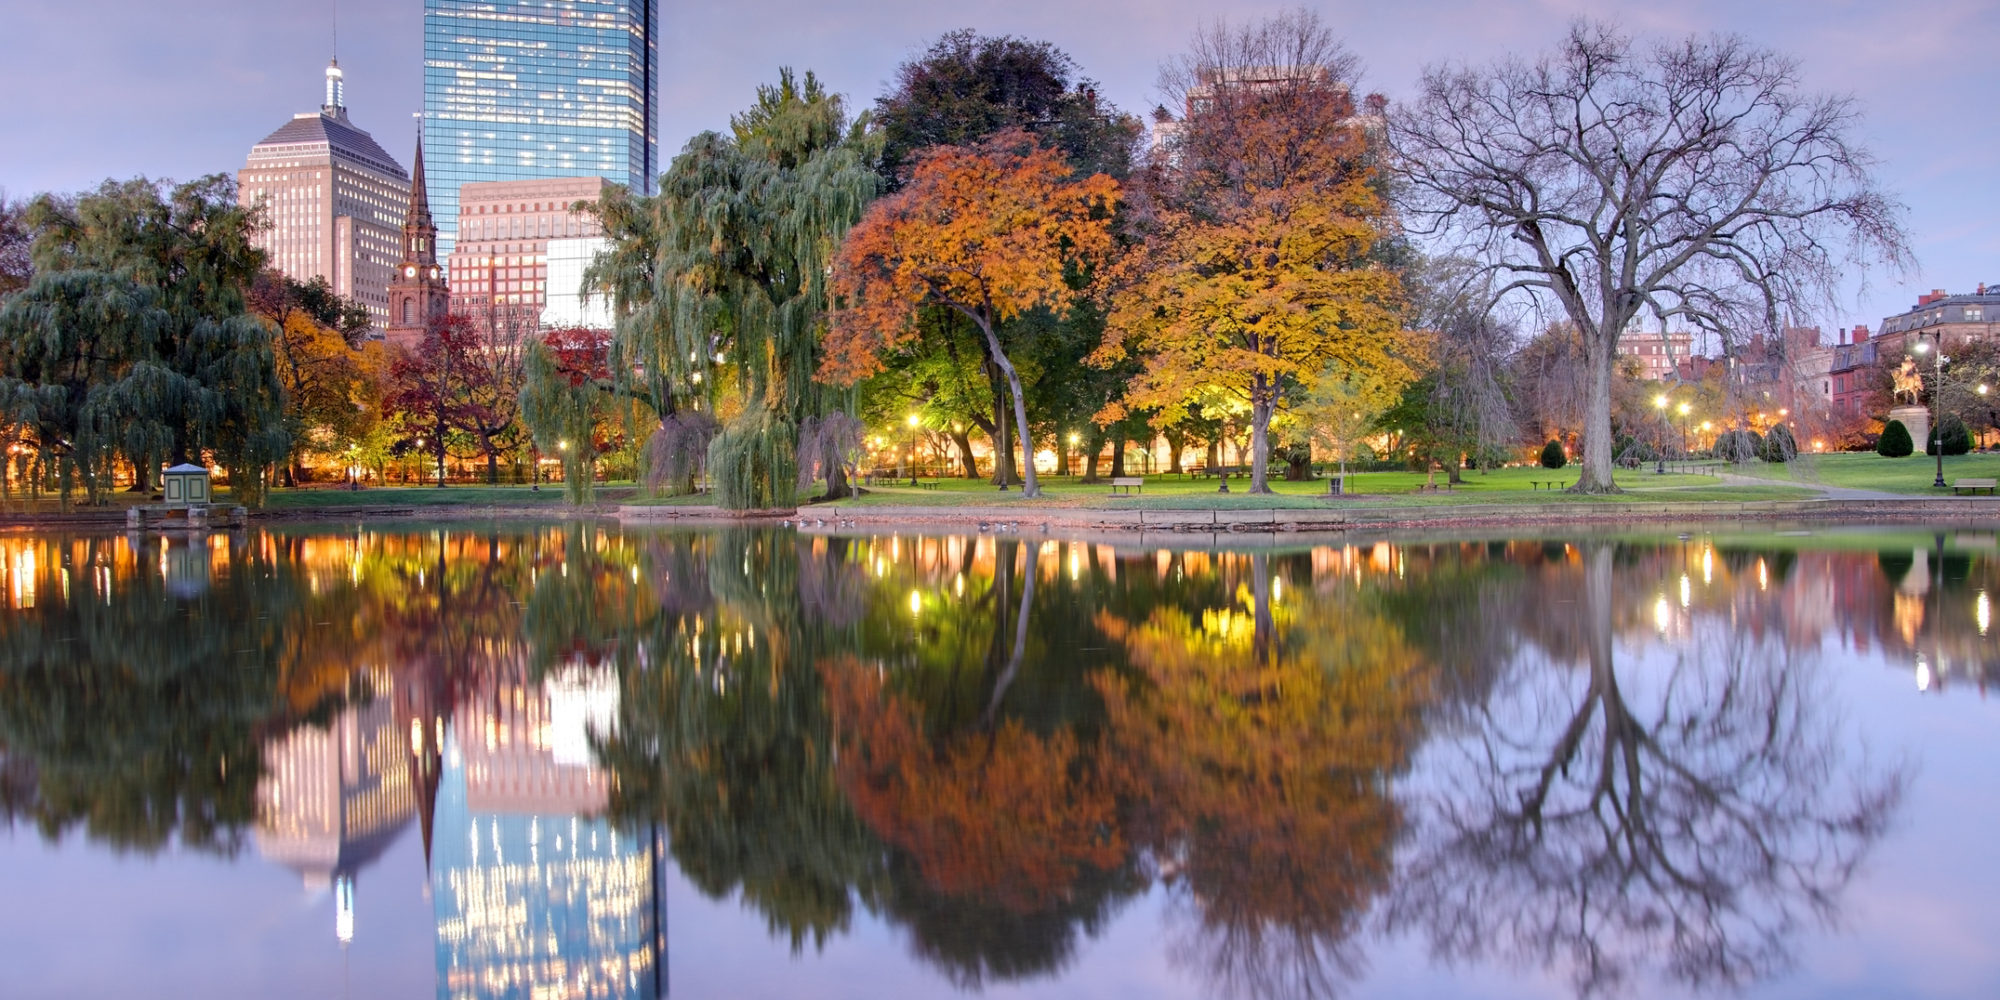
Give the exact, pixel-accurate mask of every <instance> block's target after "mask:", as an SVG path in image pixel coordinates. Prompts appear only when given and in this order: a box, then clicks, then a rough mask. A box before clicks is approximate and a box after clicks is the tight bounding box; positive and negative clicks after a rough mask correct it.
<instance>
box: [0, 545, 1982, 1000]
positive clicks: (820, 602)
mask: <svg viewBox="0 0 2000 1000" xmlns="http://www.w3.org/2000/svg"><path fill="white" fill-rule="evenodd" d="M1273 542H1276V543H1277V547H1270V546H1271V545H1272V543H1273ZM1257 543H1261V544H1262V545H1263V546H1265V547H1261V548H1259V547H1249V548H1244V549H1242V550H1236V551H1231V550H1214V549H1176V548H1155V547H1152V546H1150V545H1146V546H1142V545H1140V544H1139V543H1138V541H1137V540H1136V539H1132V540H1122V539H1108V540H1096V541H1088V542H1079V541H1069V540H1063V539H1058V538H1051V537H1047V536H1033V537H1030V536H1023V535H1011V534H1010V535H997V536H996V535H993V534H974V535H969V536H954V535H922V534H904V535H878V536H856V537H843V536H829V535H824V534H795V533H792V532H789V531H779V530H712V531H694V530H653V529H634V528H619V527H616V526H611V525H597V524H566V525H558V526H541V525H453V526H435V527H431V526H412V527H410V528H408V529H401V528H399V529H396V530H380V529H377V528H363V527H357V526H352V525H349V526H346V527H344V528H342V527H327V528H316V529H301V530H268V531H253V532H250V533H247V534H234V535H230V534H215V535H211V536H208V537H206V538H200V539H197V540H195V541H194V542H193V543H192V544H190V543H189V542H188V541H187V540H185V539H177V538H176V539H164V540H163V539H161V538H157V537H152V538H145V539H140V538H137V537H130V538H128V537H127V536H124V535H12V536H0V583H4V593H0V605H4V607H0V816H3V817H4V819H5V827H4V829H0V887H3V888H4V893H0V894H4V898H5V900H6V905H5V906H0V995H4V996H7V997H12V998H22V997H36V998H39V997H75V996H101V995H112V994H120V995H130V994H138V995H144V996H148V997H231V996H272V997H276V996H284V997H343V996H365V997H392V996H393V997H419V996H430V995H433V994H434V995H436V996H438V997H523V998H526V997H535V998H544V997H547V998H557V997H618V998H623V997H654V996H666V995H673V996H677V997H712V996H730V997H773V998H777V997H784V998H792V997H807V998H821V997H823V998H846V997H855V998H863V997H869V998H872V997H887V996H950V995H954V994H959V993H975V992H977V993H983V994H986V995H991V996H1001V997H1016V996H1023V997H1147V998H1152V997H1210V996H1216V997H1222V996H1229V997H1257V998H1266V997H1268V998H1289V997H1335V996H1338V997H1435V996H1464V997H1491V998H1514V997H1571V996H1575V997H1584V996H1634V997H1681V996H1705V995H1746V996H1752V997H1879V996H1898V997H1967V998H1971V997H1995V996H2000V947H1995V929H1996V928H2000V857H1997V856H1996V852H1995V850H1994V846H1993V845H1994V842H1995V841H1994V835H1995V831H1996V830H2000V796H1996V795H1995V794H1994V790H1995V787H1996V782H1995V779H1994V777H1993V774H1992V771H1993V768H1994V765H1995V763H1996V762H2000V726H1996V722H1997V721H2000V705H1996V703H1995V701H1994V700H1992V699H1989V698H1988V696H1987V688H1988V685H1989V684H1990V683H1992V682H1993V681H1995V680H2000V677H1996V676H1995V673H1994V671H1995V667H1994V666H1993V665H1994V664H1995V663H1996V662H2000V655H1996V642H2000V636H1997V635H1994V634H1990V633H1992V631H1993V628H1994V625H1995V623H1994V621H1993V605H1994V602H1995V600H1996V599H2000V536H1996V533H1995V532H1994V531H1993V530H1990V529H1980V528H1976V527H1953V528H1949V529H1945V530H1941V531H1935V532H1934V531H1930V530H1925V529H1898V530H1865V531H1864V530H1828V529H1816V530H1814V531H1813V532H1811V533H1807V532H1803V531H1797V532H1791V531H1779V530H1775V529H1768V528H1767V529H1763V530H1762V531H1760V532H1759V533H1757V534H1744V535H1725V534H1706V533H1701V532H1695V533H1692V534H1681V533H1678V532H1676V531H1674V530H1663V531H1657V532H1653V533H1649V534H1630V535H1625V536H1618V537H1594V536H1570V537H1524V538H1511V539H1510V538H1485V537H1468V538H1449V539H1429V540H1421V541H1396V540H1388V541H1380V542H1375V541H1366V542H1358V543H1357V542H1353V541H1340V542H1331V543H1324V544H1317V545H1314V544H1305V543H1299V544H1292V543H1290V542H1289V540H1286V539H1283V538H1278V539H1272V538H1269V537H1265V538H1261V539H1247V540H1246V545H1254V544H1257Z"/></svg>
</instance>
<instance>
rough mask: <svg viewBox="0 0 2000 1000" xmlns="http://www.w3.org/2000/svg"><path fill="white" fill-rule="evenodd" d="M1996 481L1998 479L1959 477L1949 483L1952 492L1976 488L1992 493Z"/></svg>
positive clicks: (1959, 492) (1971, 490) (1962, 491)
mask: <svg viewBox="0 0 2000 1000" xmlns="http://www.w3.org/2000/svg"><path fill="white" fill-rule="evenodd" d="M1996 482H2000V481H1996V480H1992V479H1960V480H1956V481H1954V482H1953V483H1952V484H1951V491H1952V492H1953V493H1958V494H1965V493H1971V492H1974V491H1977V490H1985V491H1986V492H1987V493H1988V494H1989V495H1990V494H1992V493H1993V487H1994V486H1995V485H1996Z"/></svg>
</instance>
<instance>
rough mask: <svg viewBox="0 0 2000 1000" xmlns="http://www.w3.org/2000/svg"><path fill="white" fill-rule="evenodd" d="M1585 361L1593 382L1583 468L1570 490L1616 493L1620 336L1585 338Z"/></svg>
mask: <svg viewBox="0 0 2000 1000" xmlns="http://www.w3.org/2000/svg"><path fill="white" fill-rule="evenodd" d="M1607 319H1608V317H1607ZM1584 358H1585V361H1586V363H1587V364H1589V366H1590V371H1589V373H1588V375H1589V377H1590V381H1589V383H1588V384H1587V385H1586V386H1585V387H1584V396H1583V399H1584V408H1583V465H1582V468H1581V469H1580V470H1579V472H1578V475H1577V477H1576V485H1574V486H1571V487H1570V490H1571V492H1575V493H1616V492H1618V484H1617V483H1615V482H1613V481H1612V478H1611V374H1612V371H1613V369H1615V368H1616V367H1617V364H1618V351H1617V334H1616V333H1615V332H1614V333H1610V334H1602V335H1599V336H1596V337H1587V338H1585V341H1584Z"/></svg>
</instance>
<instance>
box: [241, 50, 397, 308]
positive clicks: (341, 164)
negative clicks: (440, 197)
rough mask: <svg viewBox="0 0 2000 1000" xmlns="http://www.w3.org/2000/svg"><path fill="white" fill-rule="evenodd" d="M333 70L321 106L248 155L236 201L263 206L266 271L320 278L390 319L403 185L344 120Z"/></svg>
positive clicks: (386, 160) (340, 86)
mask: <svg viewBox="0 0 2000 1000" xmlns="http://www.w3.org/2000/svg"><path fill="white" fill-rule="evenodd" d="M345 87H346V81H345V80H344V79H343V77H342V75H341V72H340V64H339V63H338V62H334V63H332V64H330V65H328V66H327V68H326V103H324V104H322V105H320V109H319V110H318V111H314V112H307V113H305V114H299V115H293V116H292V120H291V121H289V122H286V123H285V124H284V125H283V126H281V127H279V129H278V130H277V131H275V132H272V133H271V134H270V135H268V136H265V137H264V139H263V141H262V142H259V143H257V144H256V145H255V146H252V147H250V157H249V159H248V160H247V161H246V162H245V163H244V164H243V169H242V170H241V171H239V172H238V173H237V175H236V187H237V198H238V199H239V200H240V201H241V202H242V203H243V204H245V205H250V204H255V203H257V202H259V201H262V202H263V203H264V205H265V210H266V212H267V215H268V219H269V221H270V228H269V229H267V230H265V231H264V232H263V233H261V234H259V235H258V237H257V238H256V243H257V245H258V246H261V247H263V248H264V250H266V251H267V252H269V253H270V255H271V266H273V267H275V268H277V269H278V270H280V271H283V272H284V273H285V274H287V275H290V276H291V277H292V278H294V279H296V280H299V281H310V280H312V279H313V278H315V277H323V278H325V279H326V280H327V283H328V284H330V285H332V286H333V290H334V291H336V292H338V293H340V294H341V295H344V296H346V297H348V298H352V299H355V300H357V301H359V302H360V303H361V304H362V305H364V306H367V307H368V315H369V316H370V318H372V319H373V320H374V321H375V327H376V329H378V330H379V329H381V328H383V327H384V326H386V325H387V324H388V320H389V278H390V275H391V273H392V272H393V271H394V270H395V267H396V262H397V260H398V259H399V258H400V257H401V254H402V245H403V240H402V225H403V210H404V207H405V206H407V205H408V204H409V201H410V176H409V175H408V174H406V173H404V172H403V168H402V167H401V166H400V165H398V164H397V163H396V160H395V158H394V157H392V156H390V155H389V154H388V153H386V152H384V151H383V149H382V147H381V146H379V145H377V144H376V143H375V139H374V137H373V136H370V135H369V134H368V133H367V132H365V131H362V130H361V129H359V128H356V127H355V125H354V123H353V122H351V121H349V120H348V117H347V101H346V93H345Z"/></svg>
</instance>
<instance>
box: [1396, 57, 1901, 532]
mask: <svg viewBox="0 0 2000 1000" xmlns="http://www.w3.org/2000/svg"><path fill="white" fill-rule="evenodd" d="M1858 117H1859V112H1858V110H1857V109H1856V107H1855V104H1854V102H1853V101H1852V100H1851V99H1850V98H1847V97H1841V96H1832V95H1822V94H1808V93H1804V92H1803V91H1802V89H1801V86H1800V83H1799V79H1798V69H1797V65H1796V63H1795V62H1794V61H1793V60H1791V59H1789V58H1787V57H1784V56H1782V55H1779V54H1777V53H1774V52H1771V51H1768V50H1765V49H1760V48H1757V47H1755V46H1752V45H1751V44H1750V43H1749V42H1747V41H1745V40H1743V39H1741V38H1737V37H1733V36H1715V37H1707V38H1701V37H1689V38H1687V39H1684V40H1682V41H1678V42H1674V43H1670V44H1669V43H1662V44H1659V45H1656V46H1652V47H1649V48H1642V47H1639V46H1636V45H1635V44H1634V43H1633V41H1632V40H1631V39H1630V38H1628V37H1626V36H1624V35H1622V34H1620V33H1619V32H1618V31H1617V30H1616V29H1615V28H1613V27H1611V26H1609V25H1605V24H1601V23H1595V22H1587V21H1579V22H1576V23H1575V24H1573V25H1572V26H1571V27H1570V30H1569V34H1568V36H1567V37H1565V38H1564V40H1563V42H1562V44H1561V46H1560V47H1559V48H1558V49H1557V50H1556V51H1555V52H1554V53H1552V54H1550V55H1548V56H1545V57H1543V58H1542V59H1541V60H1540V61H1538V62H1535V63H1533V64H1527V63H1523V62H1520V61H1518V60H1512V59H1510V60H1507V61H1503V62H1501V63H1499V64H1497V65H1494V66H1492V67H1488V68H1478V69H1475V68H1465V67H1434V68H1431V69H1429V70H1427V71H1426V72H1425V74H1424V77H1423V80H1422V82H1421V84H1420V87H1419V94H1418V96H1417V98H1416V100H1415V101H1413V102H1411V103H1410V104H1408V105H1407V106H1405V107H1402V108H1399V109H1397V111H1396V113H1394V114H1393V115H1392V116H1391V117H1390V122H1389V133H1390V137H1391V138H1390V141H1391V144H1392V146H1393V147H1394V149H1395V151H1396V153H1397V155H1398V158H1399V160H1400V168H1401V171H1402V174H1403V178H1404V182H1405V183H1404V186H1403V193H1404V196H1405V205H1404V207H1405V209H1406V212H1407V214H1408V217H1409V219H1410V220H1411V221H1412V223H1413V224H1414V225H1415V226H1416V229H1417V231H1419V232H1423V233H1427V234H1428V235H1431V236H1433V237H1440V238H1442V239H1443V240H1444V241H1445V242H1446V243H1448V244H1451V246H1449V247H1448V249H1450V250H1451V251H1454V252H1458V253H1463V254H1467V255H1470V256H1473V257H1476V258H1477V259H1480V260H1481V261H1483V262H1484V263H1485V264H1486V265H1487V266H1488V267H1490V268H1492V269H1493V271H1494V272H1495V273H1496V274H1497V275H1498V276H1499V277H1500V278H1501V279H1502V280H1500V281H1499V282H1498V283H1497V292H1498V294H1501V295H1506V294H1526V295H1528V296H1531V297H1533V298H1534V299H1535V300H1537V301H1540V302H1548V301H1550V300H1553V303H1554V304H1555V305H1556V306H1558V307H1559V308H1560V312H1561V314H1562V315H1564V316H1565V317H1567V318H1568V319H1569V321H1570V322H1571V323H1573V324H1575V326H1576V328H1577V330H1578V331H1579V332H1580V333H1581V335H1582V338H1583V342H1584V348H1585V353H1586V359H1587V362H1588V371H1589V375H1590V378H1589V380H1588V382H1587V384H1586V386H1585V407H1584V416H1585V420H1584V434H1583V469H1582V474H1581V475H1580V476H1578V478H1577V482H1576V485H1575V486H1574V487H1572V488H1573V489H1575V490H1576V491H1578V492H1585V493H1600V492H1611V491H1614V490H1616V488H1617V487H1616V486H1615V485H1614V484H1613V483H1612V480H1611V467H1612V457H1613V456H1612V453H1611V452H1612V436H1611V383H1612V376H1613V370H1614V368H1615V366H1616V364H1617V357H1618V339H1619V337H1620V336H1621V335H1622V334H1623V333H1624V332H1625V330H1626V329H1627V327H1628V326H1629V325H1630V324H1631V323H1632V322H1633V321H1634V320H1636V319H1638V318H1640V317H1641V316H1643V315H1646V314H1648V313H1650V314H1651V315H1652V316H1654V317H1655V318H1658V319H1661V320H1667V319H1677V321H1678V322H1681V323H1684V324H1686V325H1688V326H1690V327H1693V328H1695V329H1697V330H1700V331H1704V332H1707V333H1711V334H1714V335H1716V336H1717V337H1719V338H1720V339H1721V341H1722V342H1723V343H1724V344H1726V345H1727V344H1734V343H1740V342H1741V341H1742V340H1743V339H1745V338H1747V337H1748V336H1750V335H1752V334H1758V333H1761V334H1765V335H1768V336H1777V335H1779V334H1780V333H1781V331H1782V322H1781V319H1780V317H1781V316H1785V315H1788V314H1790V313H1792V312H1794V311H1797V312H1810V311H1812V309H1811V307H1813V306H1816V305H1818V306H1826V305H1830V304H1831V303H1832V301H1833V298H1834V294H1835V291H1836V288H1837V286H1838V285H1839V283H1840V282H1841V281H1842V279H1843V278H1844V277H1845V271H1846V269H1847V268H1850V267H1859V268H1865V267H1867V266H1870V265H1873V264H1876V263H1880V262H1887V263H1889V264H1891V265H1893V266H1898V267H1901V266H1904V265H1905V264H1906V263H1907V261H1908V257H1909V251H1908V248H1907V241H1906V237H1905V234H1904V232H1903V229H1902V223H1901V214H1902V209H1901V206H1900V205H1898V204H1897V203H1896V202H1895V201H1893V200H1892V199H1891V198H1889V197H1888V196H1887V195H1885V194H1884V193H1883V192H1882V191H1880V190H1879V189H1878V188H1877V187H1876V183H1875V179H1874V177H1873V175H1872V167H1873V166H1874V159H1873V157H1872V156H1871V155H1870V154H1869V153H1868V151H1867V150H1865V149H1864V148H1862V147H1861V146H1860V145H1859V144H1858V143H1857V142H1856V140H1855V139H1854V137H1853V136H1852V134H1851V133H1852V132H1853V130H1854V127H1855V124H1856V122H1857V120H1858Z"/></svg>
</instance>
